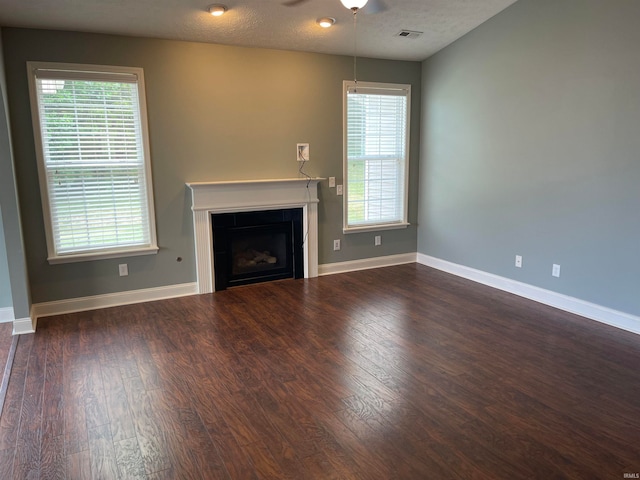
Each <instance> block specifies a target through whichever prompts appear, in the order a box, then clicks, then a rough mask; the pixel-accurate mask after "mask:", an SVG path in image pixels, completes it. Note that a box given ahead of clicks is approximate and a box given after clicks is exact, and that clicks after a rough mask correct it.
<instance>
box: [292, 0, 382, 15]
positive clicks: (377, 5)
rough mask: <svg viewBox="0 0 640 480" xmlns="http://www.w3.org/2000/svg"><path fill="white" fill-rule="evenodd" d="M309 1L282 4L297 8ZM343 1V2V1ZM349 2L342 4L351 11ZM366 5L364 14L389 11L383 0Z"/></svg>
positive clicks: (293, 0) (363, 9)
mask: <svg viewBox="0 0 640 480" xmlns="http://www.w3.org/2000/svg"><path fill="white" fill-rule="evenodd" d="M307 1H309V0H286V1H284V2H282V4H283V5H285V6H287V7H295V6H298V5H300V4H302V3H304V2H307ZM341 1H342V0H341ZM347 3H348V2H346V3H345V2H342V4H343V5H344V6H345V7H346V8H349V9H351V7H349V6H347ZM365 3H366V5H364V6H363V7H362V11H363V13H380V12H384V11H385V10H386V9H387V6H386V5H385V4H384V1H383V0H368V1H365Z"/></svg>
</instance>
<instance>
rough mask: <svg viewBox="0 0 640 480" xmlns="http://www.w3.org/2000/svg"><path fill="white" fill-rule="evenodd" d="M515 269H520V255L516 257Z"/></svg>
mask: <svg viewBox="0 0 640 480" xmlns="http://www.w3.org/2000/svg"><path fill="white" fill-rule="evenodd" d="M516 267H518V268H522V255H516Z"/></svg>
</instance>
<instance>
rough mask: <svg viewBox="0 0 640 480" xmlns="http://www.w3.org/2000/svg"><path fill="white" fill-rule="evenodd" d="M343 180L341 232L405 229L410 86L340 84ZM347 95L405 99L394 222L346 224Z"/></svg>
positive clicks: (367, 83)
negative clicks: (398, 206) (400, 178)
mask: <svg viewBox="0 0 640 480" xmlns="http://www.w3.org/2000/svg"><path fill="white" fill-rule="evenodd" d="M342 90H343V103H342V105H343V139H344V141H343V162H342V164H343V179H344V192H343V195H344V196H343V216H342V217H343V233H345V234H347V233H359V232H373V231H379V230H394V229H401V228H407V227H408V226H409V225H410V224H409V222H408V205H409V147H410V131H411V125H410V118H411V85H408V84H396V83H377V82H357V83H356V82H354V81H349V80H345V81H344V82H343V88H342ZM349 92H357V93H371V94H384V95H397V96H405V97H406V98H407V111H406V134H405V146H404V148H405V155H404V169H403V171H401V172H400V173H401V174H402V175H403V184H404V185H403V187H402V188H403V192H402V193H401V194H402V195H403V197H402V198H401V199H400V200H401V202H402V203H401V208H402V215H401V218H399V219H398V220H396V221H392V222H380V223H367V224H361V225H352V224H350V223H349V217H348V212H349V200H348V199H349V175H348V163H349V160H348V125H347V115H348V109H347V97H348V94H349Z"/></svg>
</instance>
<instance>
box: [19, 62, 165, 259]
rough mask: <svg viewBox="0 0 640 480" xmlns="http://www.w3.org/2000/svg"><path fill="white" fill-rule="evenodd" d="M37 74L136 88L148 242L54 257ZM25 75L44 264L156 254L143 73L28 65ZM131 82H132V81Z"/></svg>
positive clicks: (95, 67) (99, 67)
mask: <svg viewBox="0 0 640 480" xmlns="http://www.w3.org/2000/svg"><path fill="white" fill-rule="evenodd" d="M38 72H44V73H45V74H46V76H47V77H49V75H51V76H54V77H58V78H61V79H65V78H66V79H73V80H83V79H87V80H95V79H98V80H99V79H100V78H103V79H106V78H111V79H114V78H118V76H120V77H121V78H122V79H123V81H127V80H124V79H125V78H128V79H129V80H128V81H130V82H132V83H135V84H136V85H137V87H138V99H139V112H140V119H139V122H140V129H141V141H142V153H143V156H144V173H145V184H146V207H147V212H148V219H147V226H148V228H149V231H148V239H149V242H148V243H145V244H142V245H130V246H119V247H105V248H92V249H87V250H78V251H74V252H66V253H57V252H56V245H55V239H54V233H53V223H52V215H51V211H52V210H51V203H50V198H49V186H48V180H47V168H46V163H45V155H44V147H43V139H42V130H41V122H40V109H39V102H38V92H37V81H36V78H37V75H38ZM27 73H28V81H29V97H30V101H31V116H32V122H33V132H34V139H35V149H36V157H37V163H38V177H39V183H40V196H41V198H42V210H43V216H44V227H45V235H46V240H47V254H48V255H47V260H48V262H49V263H50V264H58V263H71V262H82V261H91V260H99V259H106V258H120V257H130V256H138V255H151V254H156V253H157V252H158V245H157V236H156V224H155V209H154V202H153V179H152V176H151V155H150V149H149V128H148V122H147V105H146V94H145V82H144V71H143V70H142V68H136V67H119V66H105V65H85V64H73V63H53V62H27ZM132 78H133V80H131V79H132Z"/></svg>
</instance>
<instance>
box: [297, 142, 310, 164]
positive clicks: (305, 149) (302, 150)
mask: <svg viewBox="0 0 640 480" xmlns="http://www.w3.org/2000/svg"><path fill="white" fill-rule="evenodd" d="M296 152H297V153H296V156H297V159H298V161H299V162H308V161H309V160H310V158H309V144H308V143H298V145H297V146H296Z"/></svg>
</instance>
